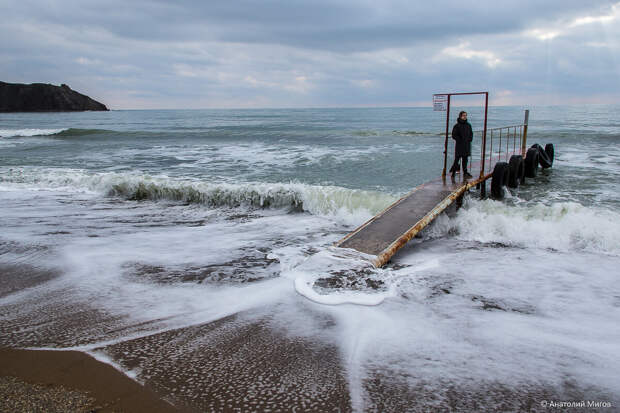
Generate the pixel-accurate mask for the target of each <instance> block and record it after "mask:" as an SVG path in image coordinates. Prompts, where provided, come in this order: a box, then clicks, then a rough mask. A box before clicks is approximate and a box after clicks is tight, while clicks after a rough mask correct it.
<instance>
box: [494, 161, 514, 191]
mask: <svg viewBox="0 0 620 413" xmlns="http://www.w3.org/2000/svg"><path fill="white" fill-rule="evenodd" d="M509 178H510V165H508V163H506V162H498V163H496V164H495V167H494V168H493V175H492V177H491V196H493V198H495V199H502V198H503V197H504V186H505V185H506V184H507V183H508V179H509Z"/></svg>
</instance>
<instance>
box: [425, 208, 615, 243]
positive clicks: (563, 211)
mask: <svg viewBox="0 0 620 413" xmlns="http://www.w3.org/2000/svg"><path fill="white" fill-rule="evenodd" d="M447 234H455V235H456V236H457V237H458V238H459V239H463V240H467V241H476V242H480V243H499V244H502V245H507V246H513V247H519V248H530V247H535V248H543V249H548V250H556V251H564V252H567V251H582V250H585V251H588V252H597V253H607V254H613V255H617V254H620V215H619V214H618V213H616V212H615V211H611V210H608V209H603V208H596V207H586V206H583V205H581V204H579V203H576V202H554V203H552V204H550V205H545V204H543V203H537V204H535V205H527V206H526V205H507V204H506V203H503V202H498V201H493V200H475V199H469V200H468V202H467V205H466V207H465V208H462V209H461V210H460V211H459V213H458V214H457V215H456V216H455V217H454V218H448V217H447V216H442V217H440V219H438V220H437V222H436V223H435V225H434V226H433V227H432V228H431V229H430V231H429V235H430V236H442V235H447Z"/></svg>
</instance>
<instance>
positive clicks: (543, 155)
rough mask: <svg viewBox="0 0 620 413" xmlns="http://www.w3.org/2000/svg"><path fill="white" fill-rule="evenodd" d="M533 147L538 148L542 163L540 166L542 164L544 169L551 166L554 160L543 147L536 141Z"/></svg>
mask: <svg viewBox="0 0 620 413" xmlns="http://www.w3.org/2000/svg"><path fill="white" fill-rule="evenodd" d="M532 148H536V149H537V150H538V163H539V164H540V166H542V168H543V169H547V168H551V163H552V162H551V160H550V159H549V156H548V155H547V152H545V150H544V149H543V147H542V146H540V145H539V144H537V143H535V144H534V145H532Z"/></svg>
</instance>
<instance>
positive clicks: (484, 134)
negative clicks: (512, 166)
mask: <svg viewBox="0 0 620 413" xmlns="http://www.w3.org/2000/svg"><path fill="white" fill-rule="evenodd" d="M488 113H489V92H484V131H483V132H482V153H485V152H486V149H487V115H488ZM483 176H484V156H483V157H482V165H481V166H480V178H482V177H483Z"/></svg>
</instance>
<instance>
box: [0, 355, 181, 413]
mask: <svg viewBox="0 0 620 413" xmlns="http://www.w3.org/2000/svg"><path fill="white" fill-rule="evenodd" d="M0 381H1V382H2V383H3V384H5V385H2V386H0V407H1V409H0V410H2V411H9V410H5V409H9V408H10V409H11V410H12V409H15V408H22V409H25V410H23V411H40V409H44V411H67V412H69V411H95V412H102V413H103V412H119V411H122V412H137V413H140V412H153V413H157V412H162V413H164V412H188V410H186V409H181V408H179V407H177V406H173V405H172V404H170V403H168V402H167V401H165V400H163V399H162V398H161V397H160V396H159V395H158V394H157V393H155V391H153V390H152V389H150V388H148V387H147V386H144V385H142V384H140V383H138V382H136V381H134V380H132V379H131V378H130V377H128V376H126V375H125V374H123V373H122V372H120V371H118V370H117V369H115V368H114V367H112V366H111V365H109V364H106V363H103V362H100V361H98V360H96V359H95V358H93V357H92V356H90V355H88V354H87V353H83V352H80V351H66V350H58V351H56V350H24V349H14V348H0ZM6 384H10V385H6ZM16 388H17V391H16ZM43 390H50V391H51V392H52V393H55V394H56V395H58V394H60V397H58V396H56V397H54V396H52V397H46V395H45V394H42V393H45V392H44V391H43ZM7 392H10V394H6V393H7ZM32 393H37V394H36V395H33V394H32ZM32 396H37V397H32ZM66 396H72V397H66ZM76 396H77V398H78V399H80V403H77V405H76V404H75V398H76ZM12 411H14V410H12ZM41 411H43V410H41Z"/></svg>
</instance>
